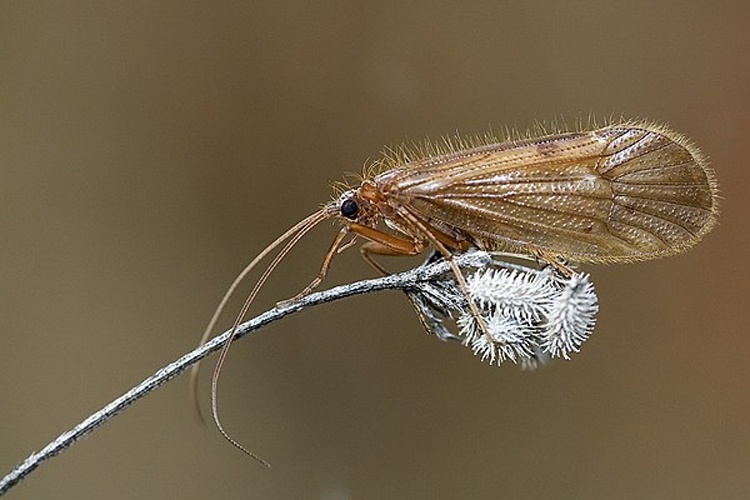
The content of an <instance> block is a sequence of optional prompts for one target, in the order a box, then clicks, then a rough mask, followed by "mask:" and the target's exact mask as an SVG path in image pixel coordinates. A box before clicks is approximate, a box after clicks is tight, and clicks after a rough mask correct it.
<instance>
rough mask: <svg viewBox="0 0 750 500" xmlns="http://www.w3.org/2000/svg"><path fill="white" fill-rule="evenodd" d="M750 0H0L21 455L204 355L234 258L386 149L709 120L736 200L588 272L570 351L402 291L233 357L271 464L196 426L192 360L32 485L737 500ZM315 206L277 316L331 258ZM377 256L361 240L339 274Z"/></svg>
mask: <svg viewBox="0 0 750 500" xmlns="http://www.w3.org/2000/svg"><path fill="white" fill-rule="evenodd" d="M748 16H749V12H748V8H747V6H746V3H744V2H727V3H723V2H701V3H698V2H661V3H658V4H647V3H646V2H643V3H640V2H596V3H594V2H591V3H581V2H533V1H532V2H523V3H521V2H519V3H518V4H517V5H503V4H502V3H500V2H489V1H488V2H461V3H460V4H458V3H456V4H454V3H452V2H410V3H404V2H384V3H372V4H369V3H353V2H344V1H341V2H325V3H309V2H287V3H282V2H274V3H271V2H268V3H262V4H261V3H257V2H241V3H240V2H213V3H211V5H210V6H209V5H208V3H205V2H175V1H162V2H119V3H92V2H83V1H70V2H3V3H2V4H1V5H0V238H1V240H0V241H1V242H2V243H0V262H1V263H0V293H1V295H0V318H2V333H1V335H0V401H2V403H0V404H1V405H2V410H0V466H1V467H2V469H3V470H2V473H3V474H4V473H5V472H6V471H8V470H10V468H11V467H12V466H13V465H14V464H15V463H16V462H18V461H20V460H22V459H24V458H25V457H26V456H27V455H28V454H29V453H30V452H32V451H33V450H36V449H39V448H41V447H42V446H44V445H45V444H46V443H47V442H48V441H50V440H51V439H52V438H54V437H55V436H57V435H58V434H60V433H61V432H63V431H64V430H66V429H68V428H70V427H71V426H72V425H74V424H75V423H77V422H78V421H80V420H81V419H82V418H84V417H85V416H87V415H88V414H90V413H91V412H93V411H94V410H96V409H98V408H99V407H101V406H102V405H104V404H105V403H107V402H109V401H110V400H111V399H113V398H114V397H116V396H118V395H120V394H121V393H122V392H124V391H125V390H127V389H128V388H129V387H131V386H132V385H133V384H135V383H136V382H138V381H140V380H141V379H143V378H144V377H146V376H147V375H149V374H151V373H152V372H153V371H155V370H156V369H157V368H158V367H160V366H162V365H163V364H165V363H166V362H168V361H171V360H173V359H175V358H176V357H178V356H179V355H181V354H182V353H184V352H186V351H188V350H190V349H192V348H193V347H194V345H195V343H196V342H197V340H198V338H199V337H200V334H201V332H202V329H203V327H204V325H205V323H206V322H207V320H208V318H209V317H210V315H211V312H212V311H213V308H214V306H215V305H216V303H217V301H218V300H219V298H220V296H221V294H222V293H223V292H224V289H225V287H226V286H227V285H228V284H229V282H230V281H231V280H232V278H233V277H234V275H235V273H236V272H237V271H239V269H241V267H242V266H243V265H244V264H245V263H246V262H247V261H249V259H250V258H251V257H252V256H253V255H254V254H255V253H256V252H257V251H259V250H260V249H261V248H262V247H263V246H264V245H265V244H266V243H268V242H269V241H271V240H272V239H273V238H275V237H276V236H277V235H278V234H280V233H281V232H282V231H283V230H284V229H286V228H287V227H289V226H290V225H291V224H293V223H294V222H296V221H297V220H299V219H300V218H302V217H303V216H305V215H307V214H308V213H310V212H312V211H313V210H314V209H315V208H316V207H317V206H318V204H319V203H321V202H324V201H326V200H327V199H328V197H329V196H330V190H329V187H328V184H329V182H330V181H334V180H340V179H341V176H342V173H343V172H346V171H349V172H360V170H361V168H362V165H363V164H364V162H365V161H366V159H367V158H368V157H375V156H377V154H378V152H379V151H380V150H381V148H382V147H383V146H384V145H387V144H397V143H399V142H401V141H404V140H412V139H421V138H423V137H425V136H430V137H433V138H437V137H440V135H441V134H446V133H448V134H449V133H453V132H454V131H455V130H460V131H462V132H465V133H475V132H480V133H481V132H483V131H485V130H486V129H488V128H489V127H490V126H492V127H494V128H495V129H501V128H502V127H503V126H505V125H508V126H511V127H517V128H519V129H522V130H524V129H527V128H529V127H531V126H533V123H534V121H535V120H541V121H549V120H553V119H555V118H556V117H560V116H563V117H565V118H566V119H568V120H569V121H571V122H575V121H576V120H577V119H578V118H580V117H583V118H586V117H588V116H589V114H591V115H593V116H596V117H599V118H602V117H610V116H613V115H614V116H620V114H624V115H625V116H627V117H638V118H649V119H653V120H657V121H660V122H665V123H668V124H670V125H671V126H672V127H674V128H675V129H677V130H679V131H681V132H683V133H685V134H686V135H688V136H689V137H691V138H692V139H693V140H694V141H695V142H696V143H697V144H698V145H699V146H700V147H701V148H702V149H703V150H704V151H705V153H706V154H707V155H708V156H709V157H710V158H711V161H712V164H713V166H714V167H715V168H716V170H717V173H718V178H719V181H720V184H721V187H722V191H723V195H724V197H725V200H724V202H723V208H722V211H723V213H722V216H721V224H720V226H719V227H718V228H717V229H716V230H715V231H714V232H713V233H711V234H710V235H709V236H708V238H707V239H706V241H704V242H703V243H702V244H700V245H699V246H698V247H696V248H695V249H694V250H693V251H691V252H689V253H687V254H685V255H682V256H679V257H676V258H672V259H666V260H663V261H657V262H648V263H642V264H637V265H630V266H611V267H606V266H601V267H590V268H588V270H589V271H590V272H592V274H593V279H594V282H595V283H596V285H597V289H598V292H599V297H600V302H601V313H600V315H599V320H598V325H597V329H596V332H595V335H594V336H593V338H592V339H591V340H590V341H589V342H588V343H587V344H586V345H585V346H584V349H583V352H582V353H581V354H580V355H578V356H576V357H575V358H574V360H573V361H571V362H556V363H554V364H552V365H551V366H549V367H547V368H544V369H542V370H538V371H537V372H534V373H525V372H521V371H520V370H519V369H517V368H516V367H513V366H504V367H501V368H497V367H490V366H488V365H485V364H483V363H481V362H480V361H479V359H478V358H475V357H474V356H473V355H472V354H471V352H470V351H469V350H467V349H465V348H462V347H461V346H458V345H453V344H450V345H449V344H443V343H441V342H440V341H438V340H436V339H435V338H430V337H428V336H427V335H425V334H424V333H423V332H422V330H421V328H420V326H419V324H418V322H417V319H416V318H415V316H414V314H413V312H412V311H411V309H410V307H409V305H408V304H407V302H406V300H405V299H404V297H403V296H402V295H400V294H398V293H382V294H378V295H372V296H366V297H358V298H354V299H351V300H346V301H342V302H339V303H336V304H333V305H329V306H324V307H319V308H315V309H311V310H308V311H306V312H304V313H303V314H300V315H298V316H296V317H294V318H291V319H287V320H285V321H283V322H280V323H278V324H276V325H274V326H273V327H272V328H269V329H267V330H266V331H265V332H264V333H263V334H262V335H257V336H255V337H254V338H248V339H245V340H243V341H242V342H238V343H237V345H236V346H235V348H234V350H233V351H232V354H231V356H230V359H229V363H228V366H227V369H226V371H225V374H224V377H223V380H222V386H221V389H222V392H221V402H222V414H223V417H224V422H225V424H226V425H227V427H228V429H229V430H230V431H231V432H232V433H233V434H234V436H235V437H237V438H238V439H239V440H240V441H241V442H242V443H245V444H247V445H248V446H249V447H250V448H251V449H253V450H254V451H256V452H258V453H259V454H261V455H262V456H263V457H264V458H266V459H267V460H269V461H270V462H272V464H273V466H274V467H273V468H272V469H270V470H266V469H264V468H263V467H261V466H259V465H258V464H256V463H254V462H252V461H250V460H249V459H247V458H246V457H244V456H242V455H241V454H240V453H239V452H238V451H237V450H235V449H233V448H232V447H230V446H229V445H227V444H226V443H225V442H224V441H223V440H221V439H220V438H219V437H218V435H217V434H216V433H215V432H213V431H207V430H204V429H202V428H201V427H200V426H199V425H198V424H197V423H196V421H195V419H194V417H193V414H192V413H191V407H190V403H189V400H188V398H187V377H185V376H182V377H180V378H178V379H176V380H174V381H172V382H171V383H170V384H168V385H167V386H165V387H164V388H162V389H161V390H159V391H158V392H156V393H154V394H152V395H151V396H150V397H148V398H146V399H145V400H143V401H141V402H140V403H138V404H137V405H135V406H134V407H132V408H131V409H130V410H128V411H126V412H125V413H123V414H122V415H120V416H119V417H117V418H116V419H114V420H113V421H111V422H110V423H109V424H108V425H106V426H105V427H103V428H101V429H99V430H98V431H97V432H96V433H94V434H92V435H91V436H90V437H89V438H88V439H87V440H85V441H84V442H81V443H79V444H78V445H76V446H75V447H74V448H72V449H71V450H69V451H68V452H66V453H65V454H64V455H62V456H60V457H58V458H56V459H54V460H52V461H50V462H48V463H46V464H45V465H43V466H42V467H41V468H40V469H38V470H37V471H36V472H35V473H34V474H32V476H30V478H29V479H28V480H26V481H25V482H24V483H23V484H21V485H20V486H19V487H17V489H15V490H14V491H13V493H12V498H17V499H32V498H34V499H38V498H76V499H89V498H91V499H93V498H111V499H116V498H185V499H188V498H267V499H287V498H289V499H292V498H295V499H296V498H300V499H302V498H305V499H306V498H313V499H317V498H319V499H324V500H345V499H350V498H352V499H384V498H388V499H434V498H441V499H468V498H471V499H475V498H501V497H502V498H561V499H568V498H570V499H574V498H575V499H598V498H607V499H633V498H675V499H677V498H679V499H705V498H721V499H724V498H747V497H748V496H749V495H750V435H749V434H748V433H749V431H748V421H749V419H748V412H749V411H750V367H748V362H747V352H748V349H750V338H749V336H748V324H750V305H749V304H748V292H749V291H750V285H749V284H748V279H747V278H748V276H747V274H748V258H747V248H748V243H750V242H749V241H748V237H749V236H750V231H748V223H747V213H748V210H749V209H750V196H748V194H747V183H748V180H750V174H749V173H748V172H750V168H749V167H750V166H748V164H747V158H748V147H747V144H748V143H749V142H750V141H748V137H749V136H750V120H749V118H748V117H749V116H750V113H749V112H750V90H749V89H750V62H749V61H750V59H749V58H748V53H749V52H750V32H749V31H748V21H749V20H750V17H748ZM323 226H324V227H321V228H319V229H318V230H316V231H315V232H314V233H313V234H312V235H311V236H310V237H309V238H307V239H306V241H304V242H303V243H302V244H301V245H300V246H299V247H298V248H297V249H296V251H295V252H294V253H293V255H292V256H291V257H290V258H289V259H288V261H287V262H285V263H284V265H283V266H282V267H281V269H280V270H279V271H278V273H277V274H276V275H275V277H274V278H273V279H272V280H271V282H270V283H269V284H268V286H267V287H266V289H265V290H264V292H263V294H262V297H261V299H260V300H259V302H258V303H257V304H256V306H255V307H254V311H255V312H258V311H261V310H263V309H264V308H266V307H268V306H269V305H270V304H272V303H273V302H274V301H275V300H278V299H282V298H286V297H289V296H290V295H292V294H294V293H296V292H297V291H298V290H299V289H300V288H301V287H302V286H304V285H305V284H306V283H307V282H308V281H309V279H310V278H311V277H312V276H313V275H314V273H315V272H317V270H318V266H319V263H320V259H321V257H322V255H323V252H324V251H325V249H326V247H327V245H328V243H329V241H330V239H331V238H332V236H333V234H334V232H335V230H334V229H333V228H332V227H331V225H330V224H324V225H323ZM387 264H388V265H390V267H396V268H398V267H399V265H400V266H402V267H403V266H408V265H409V263H406V262H399V261H395V262H394V261H392V260H389V261H388V262H387ZM370 276H372V272H371V270H370V269H369V267H368V266H366V265H365V264H364V263H363V262H361V260H360V259H359V256H358V254H357V252H356V251H350V252H347V254H346V255H344V256H341V257H340V258H339V259H338V260H337V261H335V264H334V269H333V271H332V275H331V278H330V280H329V281H328V282H327V284H328V285H331V284H335V283H339V282H343V281H351V280H355V279H360V278H364V277H370ZM236 308H237V304H233V306H232V307H231V308H230V310H231V311H236ZM229 316H231V314H229V315H228V317H227V318H225V321H224V326H226V324H227V323H228V322H229V321H230V320H231V318H230V317H229ZM202 383H203V385H202V390H201V394H202V396H203V397H204V398H205V399H204V403H205V402H207V400H208V377H207V376H206V377H205V378H204V379H203V381H202Z"/></svg>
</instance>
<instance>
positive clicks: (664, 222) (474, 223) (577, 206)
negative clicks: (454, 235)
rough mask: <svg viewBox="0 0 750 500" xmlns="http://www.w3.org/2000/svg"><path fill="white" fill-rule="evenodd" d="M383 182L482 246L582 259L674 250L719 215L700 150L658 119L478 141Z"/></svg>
mask: <svg viewBox="0 0 750 500" xmlns="http://www.w3.org/2000/svg"><path fill="white" fill-rule="evenodd" d="M381 182H383V183H385V184H389V185H388V186H384V189H389V190H390V192H391V193H393V196H394V197H395V198H397V200H398V203H399V204H401V205H402V206H404V207H406V208H407V209H408V210H410V211H412V212H413V213H414V214H415V215H417V216H418V217H420V218H421V219H423V220H424V221H425V222H427V223H429V224H432V225H434V226H436V227H438V228H441V229H445V228H449V229H451V228H452V229H455V230H458V231H459V232H461V233H462V234H464V235H466V236H468V237H470V238H471V239H472V240H474V242H475V243H476V244H478V245H479V246H480V247H483V248H485V249H488V250H519V249H520V250H527V251H528V250H529V249H530V248H534V249H539V250H542V251H546V252H551V253H554V254H558V255H561V256H563V257H566V258H569V259H571V260H575V261H579V262H624V261H632V260H642V259H650V258H656V257H660V256H663V255H668V254H672V253H676V252H679V251H681V250H684V249H685V248H688V247H690V246H692V245H694V244H695V243H696V242H697V241H698V240H700V238H701V237H702V236H703V235H704V234H705V233H706V232H708V230H709V229H710V228H711V227H712V226H713V224H714V221H715V217H716V186H715V182H714V180H713V175H712V172H711V171H710V170H709V168H708V167H707V165H706V163H705V161H704V160H703V159H702V157H701V156H700V153H699V152H698V151H697V150H696V149H695V148H694V147H692V146H691V145H689V144H688V143H687V142H686V141H685V140H684V139H682V138H681V137H680V136H678V135H676V134H674V133H671V132H668V131H666V130H664V129H661V128H657V127H651V128H649V127H646V126H639V127H635V126H632V127H630V126H624V125H620V126H613V127H608V128H604V129H601V130H597V131H593V132H583V133H572V134H561V135H554V136H549V137H545V138H541V139H537V140H531V141H526V142H518V143H502V144H491V145H487V146H480V147H476V148H471V149H467V150H463V151H457V152H455V153H453V154H448V155H444V156H441V157H436V158H429V159H426V160H423V161H421V162H415V163H414V164H412V165H409V166H408V167H407V168H404V169H402V170H399V171H398V172H396V173H394V174H392V175H390V176H389V175H388V174H387V173H386V175H385V176H383V177H382V178H381Z"/></svg>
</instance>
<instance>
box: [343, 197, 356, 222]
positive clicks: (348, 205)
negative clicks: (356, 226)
mask: <svg viewBox="0 0 750 500" xmlns="http://www.w3.org/2000/svg"><path fill="white" fill-rule="evenodd" d="M357 211H359V207H358V206H357V202H356V201H354V200H352V199H349V200H346V201H345V202H344V203H342V204H341V215H343V216H344V217H346V218H347V219H355V218H356V217H357Z"/></svg>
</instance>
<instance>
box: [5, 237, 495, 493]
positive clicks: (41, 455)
mask: <svg viewBox="0 0 750 500" xmlns="http://www.w3.org/2000/svg"><path fill="white" fill-rule="evenodd" d="M489 259H490V257H489V256H488V255H487V254H486V253H483V252H471V253H466V254H462V255H460V256H457V257H456V258H455V260H456V263H457V264H458V265H459V267H475V268H476V267H481V266H483V265H485V264H486V263H487V262H488V261H489ZM449 269H450V268H449V266H448V263H447V262H444V261H443V262H437V263H434V264H425V265H421V266H419V267H417V268H414V269H411V270H409V271H405V272H403V273H399V274H393V275H390V276H385V277H382V278H377V279H371V280H364V281H358V282H356V283H350V284H346V285H341V286H337V287H335V288H331V289H330V290H325V291H322V292H317V293H312V294H310V295H306V296H304V297H302V298H300V299H299V300H296V301H294V302H288V303H283V304H281V305H279V306H277V307H275V308H273V309H271V310H269V311H266V312H264V313H262V314H260V315H258V316H256V317H255V318H253V319H251V320H249V321H247V322H245V323H242V324H241V325H240V327H239V328H238V329H237V332H236V334H235V338H240V337H242V336H244V335H246V334H248V333H252V332H254V331H256V330H259V329H260V328H262V327H264V326H266V325H268V324H269V323H272V322H274V321H277V320H280V319H281V318H283V317H285V316H288V315H290V314H293V313H295V312H298V311H301V310H302V309H305V308H307V307H311V306H315V305H319V304H325V303H327V302H333V301H335V300H339V299H343V298H346V297H350V296H352V295H359V294H364V293H371V292H377V291H381V290H393V289H401V290H407V291H410V290H414V289H417V288H419V287H420V284H423V283H425V282H427V281H429V280H432V279H434V278H437V277H439V276H441V275H444V274H446V273H448V272H449ZM228 338H229V331H226V332H224V333H223V334H221V335H218V336H216V337H214V338H213V339H211V340H210V341H209V342H207V343H206V344H204V345H202V346H200V347H198V348H197V349H194V350H193V351H191V352H190V353H188V354H186V355H184V356H182V357H181V358H179V359H178V360H176V361H174V362H172V363H170V364H168V365H166V366H164V367H163V368H161V369H159V370H158V371H157V372H156V373H154V374H153V375H151V376H150V377H148V378H146V379H145V380H143V381H142V382H141V383H140V384H138V385H136V386H135V387H133V388H132V389H130V390H129V391H128V392H126V393H125V394H123V395H122V396H120V397H119V398H117V399H115V400H114V401H112V402H111V403H109V404H108V405H106V406H105V407H103V408H102V409H101V410H99V411H97V412H95V413H93V414H92V415H91V416H89V417H88V418H86V419H85V420H83V421H82V422H80V423H79V424H78V425H76V426H75V427H73V428H72V429H70V430H68V431H66V432H64V433H63V434H61V435H60V436H58V437H57V438H56V439H55V440H54V441H52V442H51V443H49V444H48V445H47V446H45V447H44V448H43V449H42V450H41V451H38V452H36V453H33V454H31V455H30V456H29V457H28V458H27V459H26V460H24V461H23V462H21V463H19V464H18V465H17V466H16V467H15V468H13V470H12V471H11V472H10V473H8V475H6V476H5V477H3V478H2V479H0V495H2V494H4V493H6V492H7V491H8V490H10V489H11V488H12V487H13V486H15V485H16V484H18V483H19V482H20V481H21V480H23V479H24V478H25V477H26V476H28V475H29V474H31V472H32V471H33V470H34V469H36V468H37V467H39V465H40V464H41V463H42V462H44V461H45V460H47V459H49V458H52V457H54V456H56V455H58V454H60V453H61V452H63V451H64V450H66V449H67V448H69V447H70V446H71V445H73V444H74V443H75V442H76V441H78V440H79V439H80V438H82V437H83V436H85V435H86V434H88V433H90V432H91V431H93V430H94V429H96V428H97V427H99V426H100V425H102V424H104V423H105V422H107V421H108V420H109V419H110V418H112V417H114V416H115V415H117V414H118V413H119V412H120V411H122V410H124V409H125V408H127V407H128V406H130V405H131V404H133V403H134V402H136V401H137V400H139V399H140V398H142V397H143V396H145V395H147V394H149V393H150V392H151V391H153V390H154V389H156V388H158V387H159V386H161V385H162V384H164V383H165V382H167V381H169V380H171V379H172V378H174V377H176V376H177V375H179V374H180V373H182V372H183V371H185V370H186V369H187V368H189V367H190V366H192V365H193V364H194V363H196V362H198V361H200V360H201V359H203V358H205V357H206V356H208V355H209V354H211V353H212V352H214V351H217V350H219V349H221V347H222V346H223V345H224V344H225V343H226V341H227V339H228Z"/></svg>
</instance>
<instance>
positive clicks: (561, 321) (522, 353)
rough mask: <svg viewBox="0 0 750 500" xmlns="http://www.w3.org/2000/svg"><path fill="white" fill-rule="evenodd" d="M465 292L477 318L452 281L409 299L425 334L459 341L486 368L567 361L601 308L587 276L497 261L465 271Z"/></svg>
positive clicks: (526, 367) (590, 328) (591, 326)
mask: <svg viewBox="0 0 750 500" xmlns="http://www.w3.org/2000/svg"><path fill="white" fill-rule="evenodd" d="M466 288H467V291H468V295H469V297H470V298H471V300H472V301H473V302H474V304H475V305H476V309H477V311H478V313H479V316H480V317H481V320H480V319H479V318H477V317H476V316H475V314H473V313H472V311H471V308H470V307H468V303H467V301H466V299H465V298H463V295H464V294H463V293H462V292H461V290H460V289H459V286H458V284H457V283H456V282H455V281H453V280H450V279H446V280H443V281H441V282H440V285H439V286H434V287H432V288H431V289H430V290H429V293H428V294H427V295H422V296H421V297H419V298H416V297H415V296H412V303H413V304H414V305H415V308H416V309H417V312H418V313H419V314H420V318H421V319H422V322H423V324H425V326H426V327H427V328H428V331H430V330H431V331H432V332H433V333H436V334H438V335H440V337H441V338H443V339H453V340H459V341H460V342H461V343H462V344H463V345H465V346H467V347H470V348H471V349H472V351H474V353H475V354H476V355H478V356H480V357H481V359H482V360H483V361H487V362H489V363H490V364H498V365H499V364H502V363H503V362H505V361H512V362H513V363H517V364H520V365H521V367H522V368H524V369H532V368H535V367H536V366H538V365H539V364H542V363H545V362H546V361H547V360H549V359H554V358H564V359H570V355H571V354H573V353H576V352H578V351H579V350H580V348H581V345H582V344H583V343H584V342H585V341H586V340H587V339H588V338H589V336H590V335H591V332H592V331H593V329H594V325H595V322H596V313H597V312H598V309H599V306H598V302H597V297H596V293H595V292H594V286H593V284H592V283H591V281H590V280H589V276H588V275H586V274H577V273H575V274H573V275H572V276H570V277H564V276H562V275H561V274H560V273H559V272H556V271H554V270H553V269H551V268H545V269H541V270H540V269H536V268H532V267H527V266H521V265H518V264H510V263H508V262H504V261H502V260H497V259H493V260H491V261H490V263H489V264H487V265H485V266H483V267H481V268H479V269H477V270H476V271H474V272H473V273H467V276H466ZM420 295H421V294H420ZM457 298H463V300H459V299H457ZM436 312H439V314H436ZM439 316H440V317H443V318H450V319H452V320H453V321H454V322H455V325H456V327H457V332H456V333H455V334H453V333H449V332H448V327H447V326H446V324H445V322H444V321H442V319H440V318H439Z"/></svg>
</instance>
